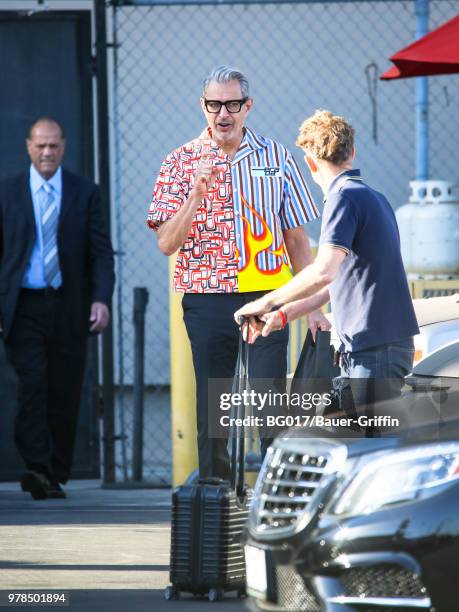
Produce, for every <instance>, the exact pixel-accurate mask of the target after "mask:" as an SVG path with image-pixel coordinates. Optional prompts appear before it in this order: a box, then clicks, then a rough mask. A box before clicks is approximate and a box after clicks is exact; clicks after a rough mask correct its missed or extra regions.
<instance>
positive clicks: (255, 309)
mask: <svg viewBox="0 0 459 612" xmlns="http://www.w3.org/2000/svg"><path fill="white" fill-rule="evenodd" d="M271 309H272V306H271V304H270V302H269V300H268V299H267V296H266V295H265V296H263V297H261V298H259V299H258V300H254V301H253V302H249V303H248V304H245V305H244V306H243V307H242V308H239V310H236V312H235V313H234V320H235V321H236V323H237V324H238V325H242V323H243V322H244V321H243V319H245V318H248V317H255V316H257V315H262V314H266V313H267V312H270V310H271Z"/></svg>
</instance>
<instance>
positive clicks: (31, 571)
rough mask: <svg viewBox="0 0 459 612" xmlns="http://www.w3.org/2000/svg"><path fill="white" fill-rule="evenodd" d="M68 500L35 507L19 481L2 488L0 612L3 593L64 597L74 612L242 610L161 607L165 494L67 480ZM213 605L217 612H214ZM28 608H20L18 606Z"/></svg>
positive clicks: (235, 607)
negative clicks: (65, 594) (43, 592)
mask: <svg viewBox="0 0 459 612" xmlns="http://www.w3.org/2000/svg"><path fill="white" fill-rule="evenodd" d="M65 489H66V491H67V499H60V500H57V499H55V500H42V501H35V500H33V499H32V498H31V496H30V494H28V493H24V492H22V491H21V490H20V486H19V484H18V483H15V482H11V483H0V608H2V609H5V610H6V609H7V607H11V608H13V607H16V606H11V605H8V606H7V607H5V608H3V606H4V605H5V603H6V602H7V601H8V599H7V595H8V594H13V593H17V592H18V591H26V592H27V593H29V594H33V593H37V592H40V591H43V590H45V591H52V593H53V594H57V593H61V592H65V593H67V595H68V597H69V600H68V606H67V607H66V608H64V607H60V606H48V605H44V606H43V605H40V606H38V605H35V604H32V605H28V606H27V608H29V609H30V608H35V609H40V610H59V609H62V610H65V609H68V610H71V611H72V612H147V611H148V612H156V611H161V612H163V611H164V612H169V611H170V612H176V611H178V610H183V611H184V610H190V612H199V611H201V610H204V611H205V610H208V611H209V612H210V611H211V610H213V609H215V610H216V611H218V612H236V611H237V612H243V611H245V610H247V609H248V607H247V604H246V602H244V601H243V600H238V599H237V598H236V597H235V596H234V595H233V594H227V595H226V597H225V600H224V601H222V602H218V603H211V602H209V601H208V600H207V599H195V598H193V597H192V596H190V595H182V597H181V599H180V600H178V601H166V600H165V599H164V589H165V587H166V586H167V585H168V584H169V546H170V497H171V492H170V490H169V489H128V490H125V489H123V490H119V489H115V490H114V489H102V488H101V483H100V482H99V481H95V480H85V481H71V482H69V483H68V484H67V485H66V487H65ZM214 606H216V608H214ZM21 607H23V609H26V607H25V606H21Z"/></svg>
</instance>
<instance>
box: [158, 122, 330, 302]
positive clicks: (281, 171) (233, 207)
mask: <svg viewBox="0 0 459 612" xmlns="http://www.w3.org/2000/svg"><path fill="white" fill-rule="evenodd" d="M203 154H205V155H207V156H210V157H211V159H212V160H213V163H214V164H219V165H221V166H222V172H221V173H219V174H218V175H217V179H216V182H215V186H214V188H213V189H212V190H211V191H210V192H209V193H208V195H207V197H205V198H203V199H202V201H201V205H200V207H199V208H198V210H197V212H196V215H195V218H194V220H193V223H192V226H191V230H190V233H189V235H188V238H187V240H186V241H185V243H184V244H183V245H182V247H181V248H180V250H179V253H178V256H177V262H176V267H175V274H174V289H175V290H176V291H180V292H185V293H232V292H245V291H262V290H271V289H275V288H277V287H280V286H281V285H283V284H284V283H286V282H287V281H288V280H289V279H290V278H291V276H292V275H291V272H290V262H289V259H288V255H287V251H286V248H285V243H284V239H283V230H286V229H293V228H295V227H298V226H300V225H303V224H304V223H306V222H308V221H311V220H313V219H315V218H316V217H317V216H318V213H317V208H316V206H315V205H314V202H313V200H312V197H311V195H310V193H309V190H308V187H307V185H306V182H305V180H304V179H303V177H302V175H301V173H300V171H299V168H298V166H297V164H296V162H295V160H294V158H293V156H292V154H291V153H290V152H289V151H288V150H287V149H286V148H285V147H283V146H282V145H281V144H279V143H277V142H275V141H273V140H270V139H267V138H264V137H262V136H259V135H258V134H255V133H254V132H253V131H251V130H250V129H248V128H245V131H244V137H243V139H242V141H241V144H240V146H239V149H238V151H237V152H236V155H235V156H234V159H230V158H229V157H228V156H227V155H226V154H225V153H224V152H223V150H222V149H220V147H219V146H218V145H217V144H216V143H215V142H214V141H213V140H212V138H211V133H210V130H209V129H208V130H205V131H204V132H203V134H201V136H200V137H199V138H197V139H195V140H192V141H191V142H189V143H187V144H185V145H183V146H182V147H180V148H179V149H176V150H175V151H173V152H172V153H170V154H169V155H168V156H167V157H166V159H165V160H164V162H163V164H162V166H161V169H160V172H159V176H158V179H157V181H156V184H155V187H154V191H153V198H152V201H151V205H150V211H149V214H148V219H147V225H148V226H149V227H150V228H151V229H153V230H157V229H158V228H159V227H160V225H161V224H162V223H164V222H166V221H167V220H168V219H170V218H171V217H173V216H174V215H175V214H176V213H177V211H179V210H180V209H181V207H182V206H184V205H185V203H186V201H187V199H188V195H189V193H190V191H191V189H192V188H193V184H194V173H195V170H196V166H197V164H198V163H199V161H200V159H201V156H202V155H203Z"/></svg>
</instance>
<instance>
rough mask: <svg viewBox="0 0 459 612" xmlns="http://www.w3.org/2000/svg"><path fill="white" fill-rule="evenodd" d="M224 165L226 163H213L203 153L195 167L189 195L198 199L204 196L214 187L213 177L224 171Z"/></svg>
mask: <svg viewBox="0 0 459 612" xmlns="http://www.w3.org/2000/svg"><path fill="white" fill-rule="evenodd" d="M225 166H226V164H224V163H218V162H217V163H214V162H213V160H212V158H210V157H209V156H208V155H203V156H202V157H201V160H200V161H199V163H198V165H197V167H196V171H195V175H194V176H195V179H194V185H193V189H192V190H191V192H190V195H193V196H195V197H196V198H197V199H199V200H202V198H205V197H206V196H207V195H208V193H209V191H210V190H212V189H214V188H215V184H216V182H215V179H216V177H217V175H218V174H221V173H222V172H225Z"/></svg>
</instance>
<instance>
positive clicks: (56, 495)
mask: <svg viewBox="0 0 459 612" xmlns="http://www.w3.org/2000/svg"><path fill="white" fill-rule="evenodd" d="M66 497H67V494H66V492H65V491H64V489H63V488H62V487H61V485H60V484H59V483H58V481H57V480H51V481H50V483H49V487H48V498H49V499H65V498H66Z"/></svg>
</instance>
